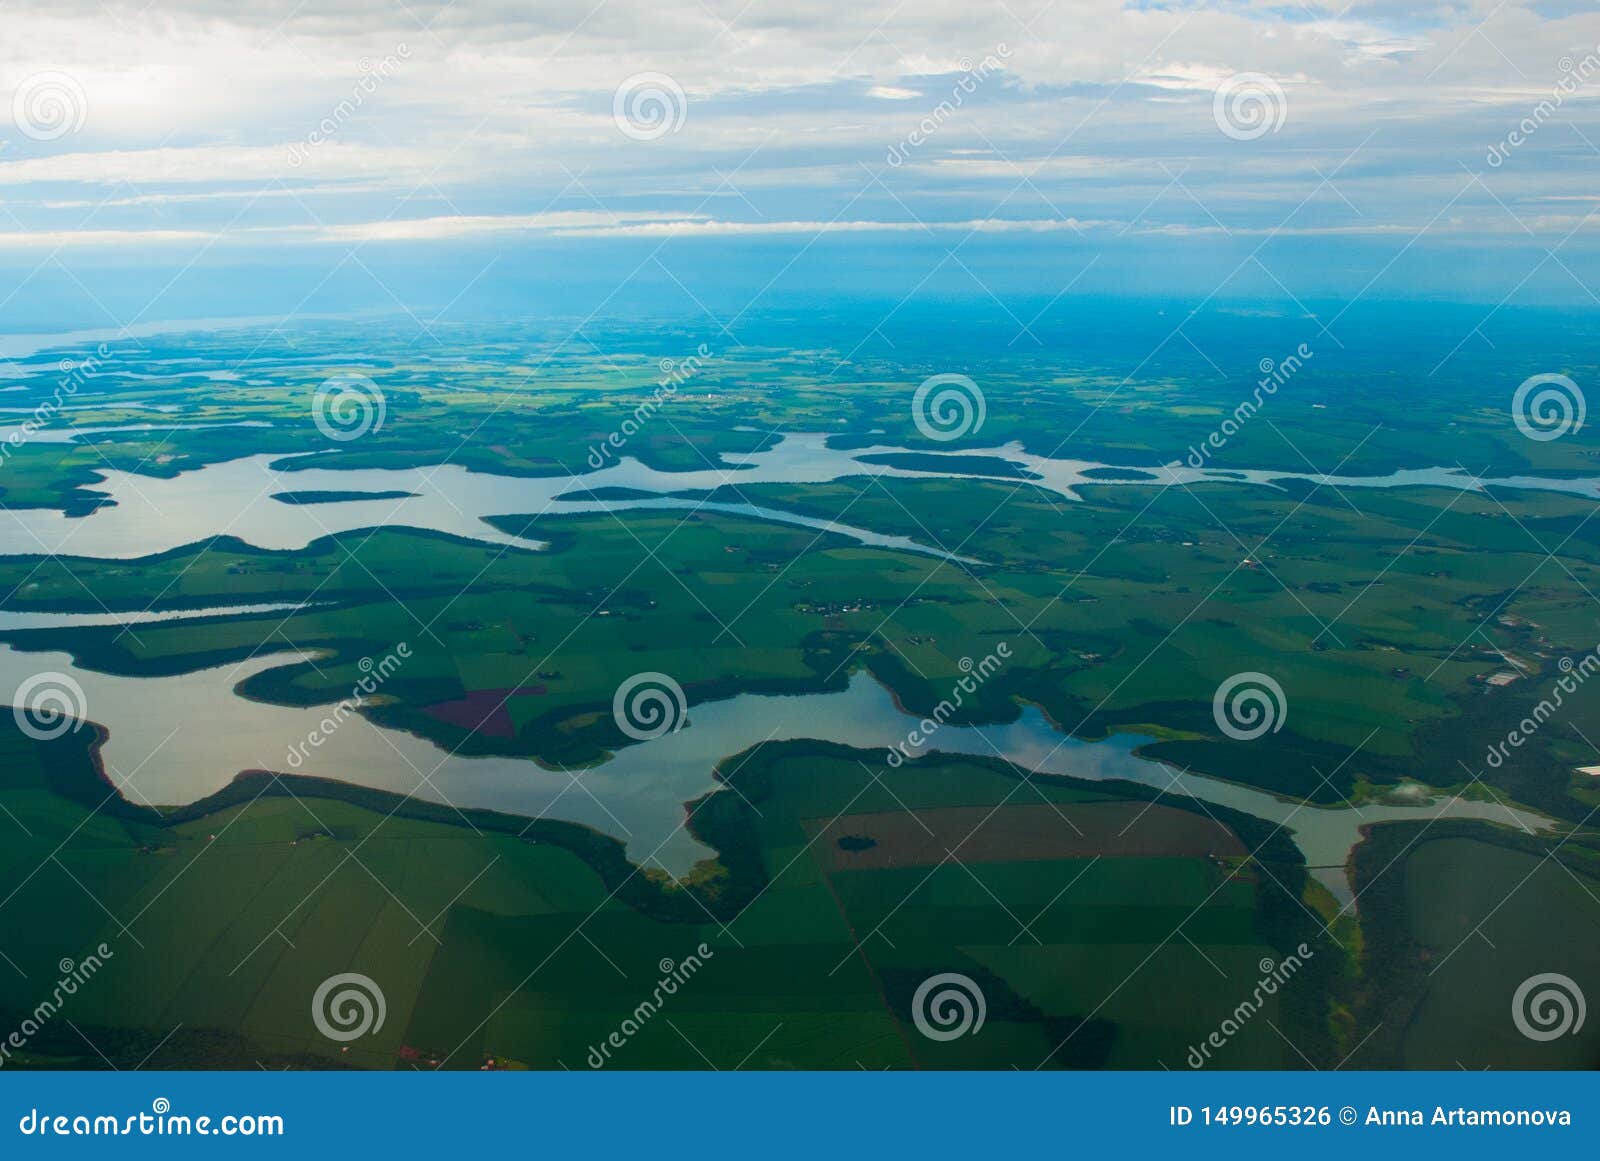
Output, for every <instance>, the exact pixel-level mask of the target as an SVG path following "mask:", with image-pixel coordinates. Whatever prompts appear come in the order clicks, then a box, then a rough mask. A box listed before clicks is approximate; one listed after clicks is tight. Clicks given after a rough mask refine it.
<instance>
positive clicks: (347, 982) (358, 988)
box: [311, 972, 388, 1044]
mask: <svg viewBox="0 0 1600 1161" xmlns="http://www.w3.org/2000/svg"><path fill="white" fill-rule="evenodd" d="M387 1014H388V1006H387V1005H386V1004H385V1003H384V999H383V989H382V988H380V987H379V986H378V984H377V981H375V980H374V979H373V978H372V977H371V976H364V975H362V974H361V973H360V972H341V973H340V974H338V975H336V976H329V977H328V978H327V979H325V980H323V981H322V983H321V984H319V985H318V987H317V990H316V993H315V994H314V995H313V996H312V997H311V1022H312V1023H313V1024H315V1025H316V1026H317V1031H318V1032H321V1033H322V1034H323V1035H324V1036H326V1037H327V1038H328V1039H329V1040H337V1041H339V1042H340V1043H341V1044H342V1043H344V1042H346V1041H349V1040H357V1039H360V1038H361V1037H362V1036H366V1035H368V1034H375V1033H377V1032H378V1031H379V1030H380V1029H381V1028H382V1027H383V1018H384V1016H386V1015H387Z"/></svg>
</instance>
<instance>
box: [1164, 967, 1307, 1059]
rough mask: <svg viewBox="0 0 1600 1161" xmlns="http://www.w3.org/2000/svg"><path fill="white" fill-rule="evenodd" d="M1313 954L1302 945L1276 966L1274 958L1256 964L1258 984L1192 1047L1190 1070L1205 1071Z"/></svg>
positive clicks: (1189, 1057) (1190, 1048) (1190, 1051)
mask: <svg viewBox="0 0 1600 1161" xmlns="http://www.w3.org/2000/svg"><path fill="white" fill-rule="evenodd" d="M1312 955H1313V952H1312V950H1311V948H1310V947H1308V946H1307V945H1305V944H1303V943H1302V944H1301V945H1300V946H1299V947H1297V948H1295V949H1294V950H1293V951H1292V952H1290V953H1289V954H1288V955H1286V956H1284V957H1283V959H1282V960H1280V961H1279V962H1277V963H1273V962H1272V959H1271V957H1266V958H1263V959H1262V961H1261V962H1260V963H1259V964H1258V965H1256V966H1257V967H1258V968H1259V969H1260V971H1261V978H1260V979H1258V980H1257V981H1256V986H1255V990H1254V991H1252V992H1251V993H1250V994H1249V995H1248V996H1246V997H1245V998H1244V999H1243V1000H1241V1001H1239V1003H1238V1004H1237V1005H1236V1006H1235V1007H1234V1009H1233V1011H1232V1012H1229V1013H1228V1015H1226V1016H1225V1017H1223V1020H1222V1023H1221V1024H1219V1025H1218V1026H1217V1028H1216V1030H1215V1031H1213V1032H1212V1033H1211V1034H1210V1035H1209V1036H1207V1037H1206V1038H1205V1039H1204V1040H1202V1041H1201V1042H1200V1043H1199V1044H1192V1045H1190V1046H1189V1055H1188V1058H1187V1060H1188V1065H1189V1067H1190V1068H1204V1067H1205V1066H1206V1063H1207V1062H1208V1061H1209V1060H1210V1059H1211V1055H1212V1053H1214V1052H1216V1051H1217V1050H1218V1049H1221V1048H1224V1047H1226V1046H1227V1043H1228V1041H1230V1040H1232V1039H1233V1038H1234V1037H1235V1036H1237V1035H1238V1034H1239V1030H1240V1029H1241V1028H1243V1027H1244V1026H1245V1025H1246V1024H1248V1023H1249V1022H1250V1021H1251V1020H1252V1019H1253V1018H1254V1017H1255V1014H1256V1013H1257V1012H1259V1011H1261V1009H1262V1007H1263V1006H1264V1005H1265V1004H1266V1001H1267V999H1268V998H1269V997H1272V996H1275V995H1277V994H1278V989H1279V988H1281V987H1283V986H1284V985H1285V984H1287V983H1288V982H1289V981H1290V980H1291V979H1292V978H1293V977H1294V976H1295V974H1296V973H1298V972H1299V970H1300V969H1301V968H1302V967H1304V966H1305V962H1306V960H1308V959H1310V958H1312Z"/></svg>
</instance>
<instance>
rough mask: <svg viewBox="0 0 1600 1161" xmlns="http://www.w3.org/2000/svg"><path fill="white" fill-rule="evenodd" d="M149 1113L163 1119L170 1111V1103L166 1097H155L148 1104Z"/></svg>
mask: <svg viewBox="0 0 1600 1161" xmlns="http://www.w3.org/2000/svg"><path fill="white" fill-rule="evenodd" d="M150 1111H151V1112H153V1113H155V1115H156V1116H158V1117H164V1116H166V1115H167V1114H168V1113H170V1112H171V1111H172V1102H171V1101H169V1100H168V1099H167V1098H166V1097H156V1099H155V1100H153V1101H151V1102H150Z"/></svg>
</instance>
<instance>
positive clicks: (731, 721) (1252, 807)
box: [0, 645, 1548, 901]
mask: <svg viewBox="0 0 1600 1161" xmlns="http://www.w3.org/2000/svg"><path fill="white" fill-rule="evenodd" d="M302 656H303V655H302V654H298V653H284V654H278V655H276V656H273V657H256V658H253V659H251V660H249V661H246V662H242V663H240V664H238V665H232V666H219V667H217V668H215V669H208V670H202V671H200V672H197V673H190V674H184V675H181V676H177V677H158V678H135V677H117V676H113V675H109V674H102V673H95V672H92V671H89V670H85V669H80V668H78V667H76V666H75V665H73V664H72V662H71V659H70V658H69V657H68V656H67V655H66V654H64V653H20V652H18V651H16V650H14V649H12V648H11V647H10V646H8V645H0V689H15V688H17V686H18V685H19V684H20V683H21V682H22V681H23V680H25V679H26V678H28V677H30V676H32V675H33V674H36V673H39V672H41V671H46V670H54V671H56V672H59V673H64V674H67V675H69V676H71V677H72V679H73V680H75V681H76V682H78V684H79V685H80V686H81V687H82V688H83V691H84V700H85V710H84V714H83V716H84V717H86V718H87V719H89V720H92V721H95V722H98V723H100V724H102V725H104V726H105V727H106V728H107V729H108V730H109V732H110V737H109V739H108V740H107V742H106V744H105V746H104V748H103V751H102V758H103V761H104V764H105V770H106V775H107V777H108V778H110V779H111V781H112V782H113V783H114V784H115V785H116V786H117V787H118V788H119V789H121V790H122V791H123V793H124V794H125V795H126V797H128V798H129V799H130V800H132V801H134V802H138V803H144V804H155V805H180V804H184V803H188V802H192V801H194V800H195V799H198V798H201V797H204V796H205V795H207V794H210V793H212V792H214V791H216V790H218V789H220V788H221V787H223V786H224V785H226V784H227V783H228V781H229V780H231V779H232V777H233V776H234V775H235V774H236V773H238V772H239V771H241V770H247V769H265V770H278V771H292V772H294V773H301V774H314V775H321V776H323V777H328V778H337V779H341V780H343V781H346V782H353V783H357V784H359V785H363V786H372V787H377V788H379V789H383V790H390V791H395V792H397V793H401V794H414V795H415V796H416V797H418V798H421V799H426V800H428V801H431V802H444V803H449V804H452V805H454V806H456V807H459V808H463V809H465V808H469V807H479V808H486V809H492V810H501V811H506V812H509V813H513V814H521V815H527V816H530V817H548V818H557V819H566V820H570V821H574V822H581V823H587V824H588V825H590V826H593V827H595V828H597V829H599V830H602V831H604V832H606V833H608V834H613V835H616V836H617V837H619V838H622V839H624V840H625V841H626V842H627V846H628V853H629V855H630V856H631V857H632V858H634V859H635V860H637V861H639V862H642V863H646V864H651V865H660V866H662V867H665V868H666V869H668V870H669V871H671V872H673V873H675V874H682V873H683V872H685V871H687V870H688V869H689V868H690V867H691V866H692V865H693V863H694V862H695V860H696V859H699V858H703V857H705V856H706V855H707V854H708V853H709V852H708V851H707V850H706V848H704V847H703V846H701V845H700V844H699V843H698V842H696V841H695V840H694V839H693V838H692V837H691V836H690V835H689V834H688V833H687V832H686V831H685V830H684V829H683V822H684V817H685V811H684V803H685V802H686V801H688V800H689V799H692V798H695V797H697V796H698V795H700V794H702V793H704V792H705V791H706V790H709V789H711V788H712V787H713V786H714V782H713V780H712V770H713V769H714V768H715V766H716V764H717V763H718V762H719V761H720V760H721V759H723V758H724V757H726V756H728V755H731V754H736V753H739V752H740V751H742V750H745V749H747V748H749V747H751V746H755V745H758V744H760V743H764V742H768V741H783V740H788V739H792V738H818V737H821V738H823V739H824V740H827V741H831V742H839V743H843V744H845V745H850V746H857V747H861V748H864V749H873V750H876V749H887V748H888V747H889V746H891V745H893V744H895V743H897V742H900V741H902V740H903V739H904V737H905V734H906V731H907V730H908V728H909V727H910V726H911V725H912V724H913V721H914V719H912V718H911V717H909V716H908V715H906V714H904V713H902V712H901V711H900V710H899V709H897V708H896V707H895V705H894V702H893V699H892V698H891V697H890V696H889V694H888V692H887V691H886V690H885V689H884V688H883V687H882V686H880V685H878V684H877V683H876V682H875V681H873V680H872V679H871V678H869V677H866V676H862V675H857V676H855V677H854V678H852V680H851V682H850V685H849V688H848V689H846V690H844V691H843V692H839V693H818V694H806V695H802V696H797V697H782V696H768V695H759V694H740V695H738V696H736V697H732V698H728V699H726V700H723V701H716V702H708V703H705V704H703V705H698V706H695V707H694V708H693V710H692V712H691V714H690V719H689V725H688V726H687V727H686V728H684V729H682V730H680V731H679V732H678V733H676V734H669V735H667V736H665V737H662V738H658V739H656V740H654V741H651V742H646V743H643V744H640V745H635V746H629V747H627V748H625V749H624V750H622V751H621V752H620V753H618V754H617V755H616V756H615V757H614V758H612V759H611V760H610V761H608V762H605V763H603V764H601V765H599V766H595V767H591V768H589V769H585V770H574V771H566V770H560V769H558V770H546V769H544V768H542V767H540V766H539V765H537V764H536V763H534V762H531V761H528V760H526V759H518V758H494V757H464V756H462V755H453V754H448V753H446V752H445V751H444V750H441V749H440V748H439V747H437V746H435V745H433V744H432V743H431V742H428V741H425V740H424V739H422V738H418V737H415V736H413V735H411V734H408V733H404V732H401V731H397V730H388V729H383V728H381V727H379V726H375V725H373V724H372V723H371V722H369V721H367V720H366V718H364V717H361V716H360V715H352V716H351V717H349V718H348V719H347V720H346V721H345V722H344V724H343V725H341V726H339V727H338V728H336V729H333V730H331V731H328V730H325V729H323V730H322V732H323V733H325V734H327V741H326V742H325V743H324V744H323V745H322V746H321V747H319V748H316V749H311V750H309V758H308V760H307V761H306V762H305V764H304V765H303V766H300V767H299V768H294V767H293V766H292V765H291V764H290V763H289V761H288V757H287V756H288V753H289V751H290V749H291V748H292V747H303V746H304V743H305V741H306V739H307V737H308V735H310V734H311V732H312V731H313V730H317V729H320V728H321V726H320V724H321V723H322V722H323V719H324V717H325V716H326V715H327V713H328V709H329V707H321V708H314V709H296V708H290V707H284V706H274V705H266V704H263V703H260V702H253V701H247V700H245V699H243V698H241V697H239V696H237V695H236V694H235V693H234V692H233V687H234V685H235V684H236V683H237V682H239V681H242V680H243V679H244V678H246V677H248V676H250V675H251V674H254V673H259V672H261V671H262V670H265V669H270V668H272V667H274V666H277V665H283V664H288V663H291V662H293V661H296V660H299V659H300V658H301V657H302ZM819 723H825V725H824V726H823V727H822V728H819V725H818V724H819ZM1138 742H1139V739H1137V738H1134V737H1130V736H1125V735H1123V736H1116V737H1113V738H1111V739H1109V740H1107V741H1104V742H1094V743H1089V742H1081V741H1077V740H1075V739H1071V738H1064V737H1063V736H1062V735H1061V734H1060V733H1058V732H1056V731H1055V730H1054V729H1053V728H1051V726H1050V725H1049V723H1048V722H1046V721H1045V719H1044V717H1043V716H1042V715H1041V714H1040V713H1039V711H1038V710H1037V709H1034V708H1032V707H1029V708H1027V709H1025V710H1024V712H1023V716H1022V718H1021V719H1020V720H1019V721H1017V722H1014V723H1012V724H1011V725H1005V726H985V727H983V728H981V729H977V728H972V727H954V726H946V727H945V728H944V729H942V730H941V731H940V732H939V734H938V744H939V748H940V749H941V750H944V751H946V752H949V753H963V754H975V755H980V756H984V757H993V756H995V755H996V754H997V753H998V754H999V755H1002V756H1004V757H1006V758H1008V759H1010V760H1011V761H1013V762H1015V763H1016V764H1017V765H1018V766H1021V767H1023V768H1024V769H1030V770H1031V769H1041V770H1043V771H1045V772H1047V773H1050V774H1070V775H1073V776H1075V777H1078V778H1088V779H1110V778H1118V779H1126V780H1128V781H1132V782H1138V783H1141V784H1143V785H1146V786H1154V787H1158V788H1161V789H1163V790H1168V791H1170V792H1172V793H1177V794H1187V795H1190V796H1193V797H1195V798H1198V799H1201V800H1203V801H1206V802H1211V803H1217V804H1220V805H1223V806H1228V807H1232V808H1233V809H1236V810H1241V811H1245V812H1247V813H1250V814H1254V815H1257V816H1259V817H1261V818H1265V819H1268V820H1269V821H1273V822H1281V823H1285V824H1286V825H1287V826H1288V827H1289V829H1290V830H1291V831H1292V832H1293V837H1294V840H1295V842H1296V843H1297V844H1298V845H1299V847H1300V849H1301V850H1302V851H1303V852H1304V853H1305V856H1306V860H1307V862H1308V863H1310V864H1311V865H1312V866H1314V867H1318V868H1320V869H1319V870H1318V871H1317V872H1316V874H1317V876H1318V878H1319V879H1321V880H1322V881H1323V882H1324V883H1326V884H1327V885H1328V886H1329V888H1330V889H1332V890H1333V891H1334V893H1335V894H1336V895H1337V896H1339V897H1340V899H1341V901H1348V899H1349V898H1350V889H1349V884H1348V881H1347V879H1346V877H1345V873H1344V863H1345V860H1346V858H1347V856H1348V854H1349V851H1350V848H1351V846H1353V845H1354V844H1355V843H1356V842H1357V841H1359V838H1360V835H1359V828H1360V827H1361V826H1363V825H1365V824H1367V823H1371V822H1380V821H1388V820H1391V819H1407V818H1411V819H1426V818H1433V817H1438V816H1441V815H1442V816H1443V817H1448V818H1482V819H1489V820H1491V821H1496V822H1503V823H1509V824H1513V825H1519V826H1523V827H1526V828H1529V829H1535V828H1538V827H1540V826H1541V825H1548V822H1547V820H1544V819H1542V818H1540V817H1539V816H1537V815H1532V814H1529V813H1526V812H1521V811H1513V810H1511V809H1509V808H1507V807H1503V806H1498V805H1495V804H1492V803H1481V802H1469V801H1465V800H1460V799H1451V800H1449V801H1446V802H1442V803H1432V804H1425V805H1417V806H1364V807H1362V808H1361V809H1360V810H1359V811H1357V810H1355V809H1352V808H1340V809H1323V808H1319V807H1309V806H1299V805H1296V804H1294V803H1290V802H1284V801H1281V800H1279V799H1277V798H1274V797H1272V796H1271V795H1268V794H1264V793H1262V792H1261V791H1258V790H1251V789H1249V788H1247V787H1243V786H1237V785H1234V784H1232V783H1227V782H1221V781H1218V780H1216V779H1211V778H1204V777H1200V776H1197V775H1192V774H1181V773H1179V772H1177V771H1174V770H1172V769H1171V768H1169V767H1167V766H1165V765H1162V764H1160V763H1157V762H1152V761H1148V760H1146V759H1143V758H1140V757H1138V756H1137V755H1135V754H1134V753H1133V752H1132V751H1133V748H1134V746H1136V745H1137V744H1138ZM908 768H909V769H913V770H914V769H915V764H914V763H912V764H910V766H909V767H908Z"/></svg>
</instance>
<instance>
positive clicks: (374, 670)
mask: <svg viewBox="0 0 1600 1161" xmlns="http://www.w3.org/2000/svg"><path fill="white" fill-rule="evenodd" d="M410 659H411V643H410V642H409V641H402V642H400V644H398V645H396V646H395V647H394V651H393V652H391V653H386V654H384V655H383V657H382V658H381V659H380V660H378V661H373V660H372V658H370V657H363V658H362V659H361V660H360V661H358V662H356V668H357V669H359V670H361V678H360V679H359V680H358V681H357V682H356V683H355V684H354V685H353V686H351V687H350V696H349V697H347V698H345V699H344V700H342V701H340V702H339V703H338V704H337V705H335V706H334V707H333V709H331V710H329V711H328V714H327V716H326V717H324V718H323V719H322V720H321V721H320V722H318V723H317V724H316V726H315V727H314V728H313V729H312V730H311V732H310V733H308V734H307V735H306V736H305V737H304V738H303V739H302V740H301V741H299V742H296V743H295V744H294V745H292V746H290V747H289V750H288V753H287V755H286V756H285V758H284V761H286V762H288V763H289V768H290V769H291V770H298V769H300V767H301V766H303V765H304V764H305V761H306V759H307V758H309V757H310V756H311V751H312V750H316V749H320V748H321V747H322V744H323V743H324V742H326V741H327V740H328V739H329V738H331V737H332V736H333V732H334V731H335V730H337V729H338V728H339V727H340V726H342V725H344V723H345V722H346V721H347V720H349V718H350V716H351V715H352V714H354V713H355V712H356V711H357V710H359V709H360V708H361V707H362V706H363V705H365V704H366V699H367V698H368V697H371V696H372V695H373V694H374V693H376V692H377V691H378V688H379V687H380V686H382V685H383V683H384V682H385V681H388V680H389V678H390V677H391V676H392V675H393V674H394V673H395V671H396V670H398V669H399V668H400V665H401V663H402V662H405V661H409V660H410Z"/></svg>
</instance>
